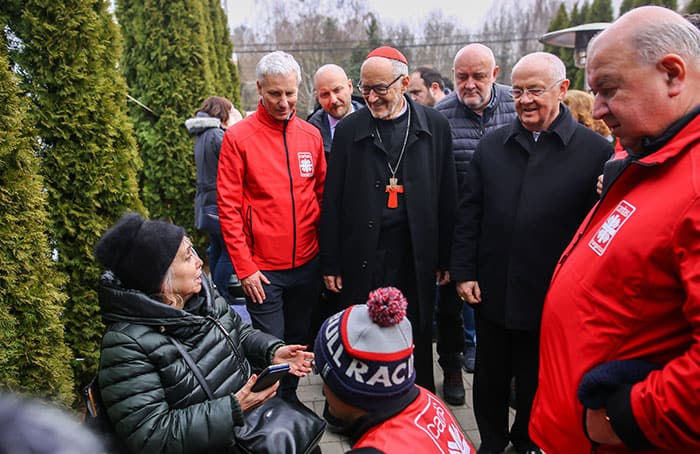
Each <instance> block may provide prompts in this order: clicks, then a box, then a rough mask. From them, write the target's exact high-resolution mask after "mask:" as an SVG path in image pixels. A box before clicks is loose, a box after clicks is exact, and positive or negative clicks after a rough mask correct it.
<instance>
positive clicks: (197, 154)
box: [185, 112, 224, 233]
mask: <svg viewBox="0 0 700 454" xmlns="http://www.w3.org/2000/svg"><path fill="white" fill-rule="evenodd" d="M185 127H186V128H187V132H189V133H190V135H191V136H194V138H195V139H194V162H195V164H196V168H197V192H196V193H195V196H194V226H195V227H196V228H198V229H201V228H203V227H204V226H206V225H208V223H207V222H206V220H205V219H204V217H205V216H208V215H214V216H216V215H217V214H218V213H217V207H216V172H217V169H218V166H219V152H220V151H221V142H222V141H223V140H224V129H223V128H222V127H221V121H220V120H219V119H218V118H214V117H211V116H209V114H207V113H205V112H198V113H197V115H196V116H195V117H194V118H189V119H187V121H185ZM217 222H218V220H217ZM209 223H211V220H209ZM215 233H218V232H215Z"/></svg>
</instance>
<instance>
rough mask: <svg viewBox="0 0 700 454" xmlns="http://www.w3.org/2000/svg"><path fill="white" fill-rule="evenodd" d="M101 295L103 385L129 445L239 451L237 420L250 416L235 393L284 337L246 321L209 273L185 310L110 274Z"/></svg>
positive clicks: (157, 450)
mask: <svg viewBox="0 0 700 454" xmlns="http://www.w3.org/2000/svg"><path fill="white" fill-rule="evenodd" d="M215 296H216V297H215ZM99 297H100V307H101V310H102V317H103V321H104V323H105V324H106V325H107V331H106V333H105V335H104V338H103V340H102V351H101V354H100V371H99V383H100V389H101V394H102V399H103V400H104V403H105V405H106V407H107V413H108V414H109V418H110V420H111V421H112V423H113V425H114V428H115V430H116V432H117V434H118V435H119V437H120V438H121V439H122V441H124V442H125V444H126V445H127V446H128V448H129V450H130V451H132V452H135V453H136V452H138V453H199V452H234V453H235V452H238V451H237V450H236V448H235V439H234V432H233V426H234V425H242V424H243V414H242V412H241V409H240V406H239V404H238V400H237V399H236V398H235V396H234V393H235V392H236V391H238V390H239V389H240V388H242V387H243V385H244V384H245V383H246V381H247V380H248V377H250V375H251V374H252V367H255V368H256V369H257V368H263V367H265V366H266V365H268V364H269V363H270V362H271V361H272V356H273V354H274V351H275V350H276V349H277V348H279V347H280V346H281V345H283V344H282V342H281V341H280V340H279V339H277V338H275V337H273V336H270V335H269V334H265V333H262V332H260V331H258V330H255V329H253V328H251V327H250V326H249V325H247V324H245V323H244V322H243V321H242V320H241V318H240V317H239V316H238V314H236V312H235V311H230V310H229V307H228V305H227V304H226V302H225V301H224V299H223V298H221V297H219V296H218V294H217V293H214V290H213V289H212V287H211V284H210V283H209V281H208V279H207V278H206V277H205V276H204V275H202V291H201V292H200V293H199V294H198V295H195V296H193V297H192V298H191V299H190V300H189V301H188V302H187V303H186V306H185V310H181V309H177V308H175V307H172V306H168V305H166V304H163V303H161V302H159V301H156V300H154V299H152V298H150V297H148V296H147V295H145V294H144V293H141V292H138V291H135V290H128V289H124V288H122V287H121V284H120V282H119V281H118V280H117V279H116V278H115V277H114V276H113V275H112V273H110V272H107V273H105V274H104V275H103V276H102V278H101V279H100V289H99ZM171 338H172V339H175V340H176V341H178V342H180V343H181V344H182V345H183V347H184V348H185V350H186V351H187V352H188V353H189V354H190V356H191V357H192V359H193V360H194V362H195V363H196V364H197V365H198V366H199V368H200V370H201V372H202V374H203V375H204V377H205V378H206V381H207V383H208V385H209V387H210V388H211V389H212V391H213V393H214V396H215V397H216V399H214V400H208V398H207V395H206V393H205V391H204V390H203V389H202V387H201V386H200V385H199V382H198V381H197V378H196V377H195V375H194V373H193V372H192V371H191V369H190V368H189V367H188V365H187V363H186V362H185V360H184V359H183V357H182V355H181V354H180V353H179V352H178V350H177V348H176V347H175V345H174V344H173V343H172V341H171V340H170V339H171ZM251 366H252V367H251Z"/></svg>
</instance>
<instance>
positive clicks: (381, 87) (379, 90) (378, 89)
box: [357, 74, 406, 96]
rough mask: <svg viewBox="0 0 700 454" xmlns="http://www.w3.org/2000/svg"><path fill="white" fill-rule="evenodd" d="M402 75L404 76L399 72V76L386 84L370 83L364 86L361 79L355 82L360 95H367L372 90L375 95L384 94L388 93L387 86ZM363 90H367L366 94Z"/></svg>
mask: <svg viewBox="0 0 700 454" xmlns="http://www.w3.org/2000/svg"><path fill="white" fill-rule="evenodd" d="M402 77H406V76H405V75H404V74H399V77H397V78H396V79H394V80H392V81H391V82H390V83H389V84H388V85H386V84H377V85H370V86H369V87H365V86H364V85H363V84H362V81H360V82H358V83H357V89H358V90H359V91H360V94H362V96H369V95H370V94H371V93H372V92H373V91H374V93H375V94H376V95H377V96H385V95H386V94H387V93H389V87H391V86H392V85H394V84H395V83H396V82H397V81H398V80H399V79H401V78H402ZM363 87H364V88H363ZM365 90H367V94H365Z"/></svg>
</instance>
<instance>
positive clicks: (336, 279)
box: [323, 275, 343, 293]
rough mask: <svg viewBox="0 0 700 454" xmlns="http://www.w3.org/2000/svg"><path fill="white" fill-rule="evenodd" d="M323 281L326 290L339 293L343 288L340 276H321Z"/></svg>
mask: <svg viewBox="0 0 700 454" xmlns="http://www.w3.org/2000/svg"><path fill="white" fill-rule="evenodd" d="M323 283H324V284H325V286H326V288H327V289H328V290H330V291H331V292H334V293H340V291H341V290H342V289H343V278H342V277H341V276H329V275H327V276H323Z"/></svg>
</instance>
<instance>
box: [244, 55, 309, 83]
mask: <svg viewBox="0 0 700 454" xmlns="http://www.w3.org/2000/svg"><path fill="white" fill-rule="evenodd" d="M292 72H293V73H294V75H295V76H296V77H297V85H299V84H300V83H301V67H300V66H299V63H297V61H296V60H295V59H294V57H292V56H291V55H290V54H288V53H286V52H282V51H281V50H276V51H274V52H270V53H269V54H266V55H264V56H263V57H262V58H261V59H260V61H259V62H258V64H257V66H255V77H257V79H258V82H260V83H262V81H263V79H265V77H266V76H286V75H288V74H290V73H292Z"/></svg>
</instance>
